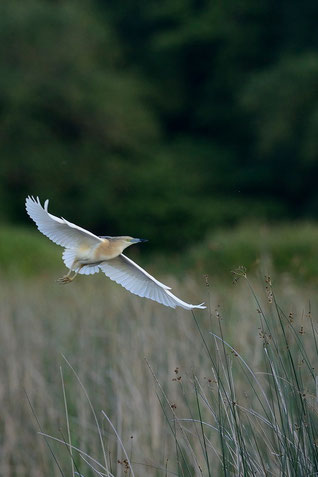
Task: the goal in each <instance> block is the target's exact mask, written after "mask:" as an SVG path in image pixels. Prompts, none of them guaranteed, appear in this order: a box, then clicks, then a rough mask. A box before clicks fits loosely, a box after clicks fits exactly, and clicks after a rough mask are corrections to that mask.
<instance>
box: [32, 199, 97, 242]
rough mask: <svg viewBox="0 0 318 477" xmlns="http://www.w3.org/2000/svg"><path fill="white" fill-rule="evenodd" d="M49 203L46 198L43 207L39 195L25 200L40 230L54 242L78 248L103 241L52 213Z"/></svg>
mask: <svg viewBox="0 0 318 477" xmlns="http://www.w3.org/2000/svg"><path fill="white" fill-rule="evenodd" d="M48 204H49V201H48V200H46V201H45V203H44V208H43V207H42V205H41V203H40V200H39V198H38V197H37V199H34V197H28V198H27V199H26V201H25V207H26V210H27V213H28V215H29V216H30V217H31V219H32V220H34V222H35V223H36V225H37V228H38V229H39V231H40V232H42V234H44V235H46V236H47V237H48V238H49V239H51V240H52V242H55V243H56V244H57V245H61V246H62V247H66V248H76V247H78V246H79V245H87V246H97V245H98V244H99V243H100V242H101V241H102V239H100V238H99V237H97V236H96V235H94V234H92V233H91V232H89V231H88V230H85V229H82V228H81V227H78V226H77V225H75V224H72V223H71V222H68V221H67V220H65V219H63V218H59V217H55V215H52V214H50V213H49V212H48V210H47V208H48Z"/></svg>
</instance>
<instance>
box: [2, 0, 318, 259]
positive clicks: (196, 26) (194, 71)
mask: <svg viewBox="0 0 318 477" xmlns="http://www.w3.org/2000/svg"><path fill="white" fill-rule="evenodd" d="M317 18H318V3H317V2H315V1H312V0H305V1H304V2H298V1H296V0H289V1H288V2H287V1H285V0H283V1H281V2H276V1H274V0H269V1H267V2H255V1H253V0H240V1H237V0H222V1H219V0H169V1H168V0H162V1H161V2H157V1H154V0H147V1H142V0H138V1H137V0H127V1H125V2H122V1H114V0H108V1H107V2H106V1H102V0H90V1H88V0H78V1H71V0H60V1H58V0H55V1H53V0H23V1H21V0H11V1H10V2H1V5H0V68H1V75H0V150H1V168H0V199H1V210H0V220H1V222H2V224H5V223H11V224H18V223H27V222H28V219H27V217H26V214H25V211H24V198H25V196H26V195H28V194H32V195H39V196H40V197H41V198H42V199H46V198H50V199H51V212H52V213H54V214H56V215H62V216H64V217H66V218H68V219H69V220H71V221H73V222H75V223H79V224H80V225H82V226H83V227H86V228H89V229H91V230H92V231H95V232H96V233H100V234H111V235H116V234H118V235H120V234H129V235H133V236H141V237H146V238H148V239H150V240H152V250H156V249H159V247H160V249H161V250H162V249H163V250H170V251H171V252H172V253H176V251H178V250H182V249H184V248H185V247H188V246H193V245H194V244H195V243H196V241H197V240H198V239H202V238H203V237H207V238H206V240H207V242H209V238H208V237H209V236H211V234H214V232H213V231H214V230H215V228H218V227H221V228H223V229H224V230H226V228H227V227H232V226H234V225H237V224H240V223H242V222H248V221H252V222H255V221H258V222H269V223H273V222H276V223H278V222H281V221H293V220H294V221H295V220H298V221H299V220H303V219H306V220H313V219H315V218H316V217H317V212H318V188H317V174H318V134H317V131H318V88H317V85H318V35H317ZM309 229H310V227H309ZM306 230H308V227H307V228H306V227H304V231H306ZM310 230H311V229H310ZM275 233H276V232H275ZM275 233H274V235H275ZM276 235H279V234H276ZM298 235H301V234H300V233H299V234H298ZM256 236H257V234H256ZM255 240H256V239H255ZM305 241H306V240H305Z"/></svg>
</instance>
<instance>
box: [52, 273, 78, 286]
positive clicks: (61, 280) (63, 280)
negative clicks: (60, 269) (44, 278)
mask: <svg viewBox="0 0 318 477" xmlns="http://www.w3.org/2000/svg"><path fill="white" fill-rule="evenodd" d="M76 275H77V272H76V273H74V275H73V276H72V277H71V276H70V273H68V274H67V275H64V277H61V278H58V279H57V280H56V281H57V282H58V283H60V284H61V285H66V284H67V283H71V282H72V281H73V280H74V278H75V277H76Z"/></svg>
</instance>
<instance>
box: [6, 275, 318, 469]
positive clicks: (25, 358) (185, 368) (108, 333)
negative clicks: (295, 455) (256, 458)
mask: <svg viewBox="0 0 318 477" xmlns="http://www.w3.org/2000/svg"><path fill="white" fill-rule="evenodd" d="M169 283H171V279H170V280H169ZM253 288H254V290H255V292H256V295H257V296H258V297H259V299H260V301H261V302H262V307H263V311H264V313H265V314H267V315H268V316H274V309H273V307H274V304H273V303H270V301H271V300H270V299H269V298H270V296H269V291H268V290H267V291H266V289H265V285H264V283H261V282H260V281H258V282H257V283H256V284H254V285H253ZM174 291H175V292H176V293H177V294H179V295H180V297H181V298H184V299H186V300H188V301H190V302H191V300H192V302H200V301H202V299H203V300H204V299H205V300H207V301H208V303H209V309H208V310H207V311H206V312H204V311H203V312H197V313H196V314H195V316H196V319H197V323H196V322H195V320H194V318H193V316H192V314H191V313H190V312H186V311H185V310H179V309H178V310H170V309H168V308H165V307H162V306H160V305H158V304H155V303H153V302H151V301H147V300H142V299H140V298H138V297H135V296H132V295H130V294H129V293H127V292H126V291H124V290H122V289H121V288H120V287H118V286H116V285H113V284H112V283H111V282H110V281H109V280H106V279H105V278H104V277H102V276H97V277H91V278H81V279H79V280H78V281H77V283H76V282H75V283H74V284H72V285H70V286H67V287H61V286H58V285H57V284H56V283H55V282H54V279H53V277H51V276H47V277H42V278H41V279H38V280H33V281H27V280H23V281H13V280H11V281H8V282H7V281H5V279H4V278H2V280H1V289H0V295H1V296H0V303H1V305H0V306H1V309H0V326H1V335H0V336H1V337H0V357H1V369H0V380H1V387H0V406H1V422H0V429H1V459H0V474H1V475H3V476H5V477H11V476H12V477H13V476H19V477H29V476H32V477H43V476H44V475H45V476H46V477H50V476H60V475H61V471H60V470H59V468H58V466H57V465H56V463H55V462H54V459H53V458H52V455H51V452H50V451H49V449H48V447H47V443H46V441H45V439H44V438H43V437H42V436H40V435H39V434H38V433H37V432H38V431H39V428H38V425H37V423H36V420H35V418H34V416H33V414H32V411H31V408H30V404H29V402H28V399H29V401H30V403H31V405H32V408H33V410H34V413H35V414H36V417H37V419H38V421H39V423H40V425H41V427H42V430H43V432H45V433H47V434H49V435H51V436H54V437H56V438H58V439H61V440H67V434H68V432H67V426H66V423H67V420H66V417H65V401H64V400H63V386H62V381H61V373H60V367H61V368H62V372H63V378H64V385H65V394H66V400H67V407H68V417H69V424H70V435H71V441H72V445H74V446H75V447H77V448H79V449H81V450H82V451H83V452H86V453H87V454H88V455H89V456H91V457H92V458H94V459H96V461H98V462H99V463H100V464H101V466H103V467H105V468H107V469H108V471H109V474H108V475H114V476H116V477H121V476H125V475H131V476H132V475H133V473H132V470H131V469H130V468H129V466H127V464H126V462H125V459H126V457H125V454H124V451H123V449H122V446H121V444H120V441H119V440H118V438H116V436H115V433H114V431H113V429H112V428H111V426H110V425H109V423H108V422H107V419H106V418H105V416H104V415H103V414H102V412H101V411H104V412H105V413H106V415H107V416H108V417H109V419H110V420H111V421H112V424H113V426H114V427H115V429H116V430H117V432H118V434H119V436H120V438H121V440H122V444H123V445H124V447H125V449H126V452H127V455H128V457H129V459H130V460H131V462H132V469H133V471H134V475H135V476H136V477H137V476H139V477H146V476H147V477H152V476H153V477H155V476H156V477H157V476H166V475H180V476H182V475H185V476H190V475H193V476H199V475H216V474H215V473H214V472H218V475H224V473H225V471H224V469H223V463H222V455H221V453H220V446H222V439H221V441H220V436H219V435H218V434H219V432H217V431H215V430H213V429H212V428H211V429H208V430H204V431H202V426H200V423H197V424H195V423H194V422H193V421H194V420H198V421H200V420H201V421H208V424H209V425H210V426H211V425H213V426H215V419H214V418H213V412H214V411H212V410H211V408H210V407H209V405H210V402H212V397H211V396H212V394H213V393H214V392H215V390H216V381H218V377H216V376H215V372H216V368H215V367H213V364H212V362H211V359H210V357H209V354H208V353H207V350H206V349H205V344H204V342H205V343H206V344H207V347H208V349H209V350H211V352H213V350H214V351H215V350H216V349H218V348H219V352H220V354H222V353H224V347H223V345H222V344H221V342H217V340H216V339H215V338H214V337H213V335H211V334H209V331H211V330H212V331H213V332H215V333H217V334H218V335H220V328H219V325H220V323H221V325H222V330H221V332H222V333H224V336H225V337H226V341H227V342H229V343H231V345H232V346H234V347H235V350H236V351H235V352H233V351H231V350H230V349H227V350H226V352H225V357H226V361H225V362H226V363H230V364H229V369H228V370H227V371H226V370H223V371H225V373H224V379H225V381H226V379H227V377H229V376H231V375H232V374H234V375H235V373H237V376H238V379H237V380H236V381H235V380H234V382H235V387H236V388H235V396H236V399H237V401H238V402H240V404H241V405H242V407H243V405H244V406H254V407H253V409H255V410H257V412H260V408H261V406H260V404H259V403H258V402H257V399H258V398H257V395H256V394H255V398H254V397H253V395H252V393H251V392H250V390H249V391H247V388H246V381H244V378H243V377H242V376H243V375H242V376H241V374H242V370H241V371H240V370H237V371H235V367H236V364H235V360H237V362H238V360H239V359H240V358H239V357H238V356H237V354H239V355H241V356H242V357H244V360H246V361H247V362H248V363H249V365H250V366H251V367H253V369H254V370H260V369H262V360H263V351H264V335H262V332H261V333H260V329H259V327H260V320H259V318H260V316H259V315H260V314H259V313H258V312H257V308H258V305H257V304H256V303H255V299H254V297H253V295H252V293H251V291H250V290H249V288H248V286H247V283H246V282H245V281H244V280H243V281H240V282H239V283H238V284H237V285H235V286H234V285H232V284H231V283H230V278H229V283H228V285H224V284H223V285H220V287H218V285H217V280H215V285H214V284H212V285H211V286H210V287H206V286H205V283H204V279H202V284H201V286H198V285H195V284H194V283H193V281H191V280H190V279H189V280H188V281H187V282H185V283H184V284H183V285H182V286H180V285H177V284H175V287H174ZM276 291H277V294H278V295H279V300H280V305H281V306H282V308H284V309H285V312H286V313H287V315H288V314H289V313H292V315H291V316H292V319H293V320H294V321H293V323H294V325H293V326H295V329H296V327H298V328H297V330H298V331H301V329H302V331H303V332H304V333H300V334H299V337H300V339H301V340H303V343H304V346H306V340H307V338H308V339H309V338H310V337H311V335H312V333H311V328H310V323H309V320H308V307H309V299H311V300H312V301H311V308H312V310H317V297H316V294H315V293H314V292H313V291H312V290H306V289H305V288H304V289H300V288H299V287H296V286H294V285H293V284H291V283H289V282H288V281H287V279H285V282H284V283H281V284H280V285H279V286H277V289H276ZM197 325H198V326H197ZM198 327H199V329H198ZM301 327H303V328H301ZM200 333H202V335H203V338H204V342H203V341H202V338H201V336H200ZM314 352H315V350H314V348H313V349H311V348H310V349H309V355H310V354H311V353H314ZM63 355H64V356H65V357H66V358H67V360H68V361H69V362H70V364H71V365H72V366H73V368H74V370H75V371H76V373H78V376H79V378H80V381H81V383H82V386H83V387H84V388H85V390H83V387H82V386H81V384H80V382H79V381H78V379H77V378H76V376H75V374H74V373H73V371H72V370H71V369H70V367H69V365H68V364H67V362H66V361H65V360H64V359H63V357H62V356H63ZM145 358H146V359H145ZM223 363H224V361H223ZM222 366H223V365H222ZM149 367H150V368H151V369H150V368H149ZM223 371H222V369H221V370H219V372H220V374H222V373H223ZM240 373H241V374H240ZM226 376H227V377H226ZM227 384H228V385H229V386H230V385H231V383H230V381H228V383H227ZM263 386H264V387H263V389H265V384H263ZM85 391H86V392H87V394H88V396H89V398H90V400H91V403H92V406H93V407H94V410H95V412H96V415H97V419H98V422H99V424H100V427H101V432H102V434H103V444H104V446H105V454H106V461H107V463H106V464H105V458H104V456H103V451H102V445H101V442H100V438H99V435H98V429H97V426H96V422H95V419H94V416H93V413H92V410H91V408H90V405H89V402H88V400H87V397H86V395H85ZM311 391H312V390H311ZM224 392H225V391H224ZM308 392H309V390H308ZM26 395H27V396H26ZM224 409H225V408H224ZM224 409H223V410H222V411H220V412H222V413H224ZM199 418H200V419H199ZM248 418H249V419H250V418H251V417H250V416H249V417H248ZM180 419H190V421H180ZM234 431H235V429H233V432H234ZM259 432H260V433H261V432H262V429H261V428H260V429H259ZM266 438H267V437H266ZM47 442H49V443H50V446H51V449H52V451H53V453H54V455H55V458H56V459H57V461H58V462H59V465H60V466H61V469H62V474H63V475H65V476H71V475H72V466H71V458H70V455H69V452H68V450H67V448H66V446H65V445H63V444H60V443H58V442H54V441H53V440H52V439H48V440H47ZM273 445H274V444H273ZM213 449H214V450H213ZM207 453H208V458H207ZM73 455H74V458H75V464H76V465H75V469H74V471H75V472H76V471H79V472H80V473H81V474H82V475H83V476H84V477H89V476H93V475H107V471H105V470H103V468H102V467H100V466H98V464H96V463H94V462H93V461H92V460H90V459H89V458H86V457H85V456H84V457H85V459H86V460H87V462H88V463H87V462H85V461H84V459H83V458H81V457H80V454H79V453H78V452H77V451H75V450H74V451H73ZM238 460H239V459H238ZM90 465H92V466H93V467H95V469H97V471H99V473H98V472H97V471H96V472H95V471H94V470H93V469H92V468H91V467H90ZM209 465H210V470H209ZM237 465H238V466H239V465H240V464H239V463H238V464H237ZM211 467H212V469H213V470H212V473H210V472H211ZM238 468H239V467H238ZM273 468H275V467H273ZM277 468H278V467H277ZM200 469H202V472H201V470H200ZM222 469H223V470H222ZM229 469H230V470H229V473H228V475H235V471H234V470H231V468H230V467H229ZM242 472H243V471H242ZM286 472H287V470H286ZM236 475H249V474H248V473H246V474H244V473H242V474H240V472H239V471H238V472H237V473H236ZM250 475H254V474H250ZM255 475H256V474H255ZM259 475H261V474H259ZM264 475H266V473H264ZM268 475H270V473H269V474H268ZM276 475H289V474H288V473H286V474H283V473H282V474H279V473H277V474H276Z"/></svg>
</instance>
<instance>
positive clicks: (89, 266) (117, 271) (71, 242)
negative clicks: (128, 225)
mask: <svg viewBox="0 0 318 477" xmlns="http://www.w3.org/2000/svg"><path fill="white" fill-rule="evenodd" d="M48 203H49V201H48V200H46V201H45V203H44V207H42V205H41V203H40V200H39V198H38V197H37V198H36V199H35V198H34V197H28V198H27V199H26V202H25V206H26V210H27V213H28V215H29V216H30V217H31V219H32V220H34V222H35V223H36V225H37V228H38V229H39V231H40V232H42V233H43V234H44V235H46V236H47V237H48V238H49V239H51V240H52V241H53V242H55V243H56V244H57V245H61V246H62V247H65V250H64V252H63V261H64V263H65V265H66V266H67V267H68V268H69V269H70V270H74V271H75V272H77V273H80V274H84V275H90V274H94V273H97V272H99V270H102V271H103V272H104V273H105V275H107V276H108V277H109V278H110V279H111V280H114V281H115V282H116V283H118V284H120V285H122V286H123V287H124V288H126V289H127V290H129V291H130V292H131V293H134V294H135V295H139V296H140V297H145V298H149V299H150V300H154V301H157V302H159V303H162V304H163V305H165V306H170V307H172V308H176V307H177V306H181V307H182V308H185V309H186V310H192V309H193V308H205V306H204V305H203V303H202V304H201V305H191V304H189V303H186V302H184V301H182V300H180V298H178V297H176V296H175V295H173V294H172V292H171V291H170V290H171V289H170V288H169V287H168V286H166V285H164V284H163V283H161V282H159V281H158V280H156V279H155V278H154V277H152V276H151V275H150V274H149V273H148V272H146V270H144V269H143V268H141V267H140V266H139V265H137V264H136V263H135V262H133V261H132V260H131V259H130V258H128V257H126V256H125V255H123V254H120V255H119V256H117V257H115V258H112V259H111V260H106V261H103V262H99V263H96V261H95V262H94V261H93V260H92V259H87V257H86V258H85V261H81V256H80V254H79V250H80V249H81V247H84V248H88V249H90V250H93V249H95V248H96V247H98V245H99V244H100V243H101V242H102V241H103V238H101V237H97V236H96V235H94V234H92V233H91V232H89V231H88V230H85V229H83V228H81V227H78V226H77V225H75V224H73V223H72V222H69V221H67V220H65V219H63V218H59V217H55V216H54V215H52V214H50V213H49V212H48ZM111 238H112V237H109V239H111ZM90 261H91V263H90ZM74 263H76V264H77V265H74ZM78 264H80V265H81V266H82V267H81V268H80V267H79V265H78ZM76 266H78V267H79V268H77V269H76V268H74V267H76ZM72 279H73V278H72Z"/></svg>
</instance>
